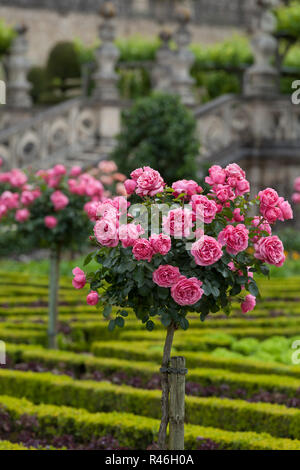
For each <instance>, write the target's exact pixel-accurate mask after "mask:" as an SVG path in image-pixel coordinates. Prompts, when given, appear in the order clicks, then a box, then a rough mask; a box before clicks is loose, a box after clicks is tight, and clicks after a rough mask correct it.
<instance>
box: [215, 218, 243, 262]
mask: <svg viewBox="0 0 300 470" xmlns="http://www.w3.org/2000/svg"><path fill="white" fill-rule="evenodd" d="M248 240H249V230H248V229H247V228H246V226H245V225H244V224H239V225H237V226H236V227H234V226H233V225H227V227H225V228H224V229H223V230H222V232H220V233H219V236H218V242H219V243H221V245H222V246H224V245H226V250H227V253H229V254H231V255H236V254H237V253H240V252H241V251H244V250H246V248H247V247H248Z"/></svg>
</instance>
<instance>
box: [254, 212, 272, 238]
mask: <svg viewBox="0 0 300 470" xmlns="http://www.w3.org/2000/svg"><path fill="white" fill-rule="evenodd" d="M262 220H263V219H262V217H259V216H255V217H254V218H253V220H252V222H251V225H252V226H253V227H255V228H256V230H255V233H257V235H256V236H255V237H253V238H252V241H253V243H257V241H258V240H259V238H260V234H261V232H267V233H268V234H269V235H272V228H271V226H270V224H268V222H262V223H261V221H262Z"/></svg>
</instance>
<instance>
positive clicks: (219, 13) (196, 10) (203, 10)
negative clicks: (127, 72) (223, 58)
mask: <svg viewBox="0 0 300 470" xmlns="http://www.w3.org/2000/svg"><path fill="white" fill-rule="evenodd" d="M113 1H114V3H115V4H116V6H117V7H118V14H119V15H120V16H122V17H130V18H134V17H148V18H155V19H157V20H163V21H166V20H168V19H170V17H172V16H174V12H175V9H176V6H178V5H186V6H187V7H188V8H189V9H190V10H191V12H192V16H193V22H195V23H198V24H208V25H224V24H226V25H230V26H240V25H241V24H244V25H246V24H247V23H248V16H249V15H248V14H249V11H250V10H251V8H252V0H113ZM104 2H105V0H1V4H2V5H7V6H11V7H20V8H25V9H26V8H27V9H36V8H39V9H46V10H52V11H57V12H59V13H60V14H62V15H67V14H68V13H70V12H80V13H95V12H97V11H99V8H100V6H101V5H102V4H103V3H104Z"/></svg>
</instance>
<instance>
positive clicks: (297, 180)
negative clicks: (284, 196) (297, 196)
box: [294, 176, 300, 193]
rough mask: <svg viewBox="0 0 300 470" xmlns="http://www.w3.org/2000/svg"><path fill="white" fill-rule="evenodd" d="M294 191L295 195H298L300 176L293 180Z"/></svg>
mask: <svg viewBox="0 0 300 470" xmlns="http://www.w3.org/2000/svg"><path fill="white" fill-rule="evenodd" d="M294 189H295V191H296V192H297V193H300V176H299V177H298V178H296V179H295V185H294Z"/></svg>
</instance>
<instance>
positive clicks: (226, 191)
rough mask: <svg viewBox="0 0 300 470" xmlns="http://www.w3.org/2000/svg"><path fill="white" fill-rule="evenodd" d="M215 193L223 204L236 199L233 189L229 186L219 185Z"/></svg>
mask: <svg viewBox="0 0 300 470" xmlns="http://www.w3.org/2000/svg"><path fill="white" fill-rule="evenodd" d="M214 191H215V194H216V196H217V198H218V199H219V201H221V202H223V203H224V202H227V201H229V200H231V199H233V198H234V192H233V191H232V188H231V186H229V185H221V184H219V185H217V186H216V187H215V188H214Z"/></svg>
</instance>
